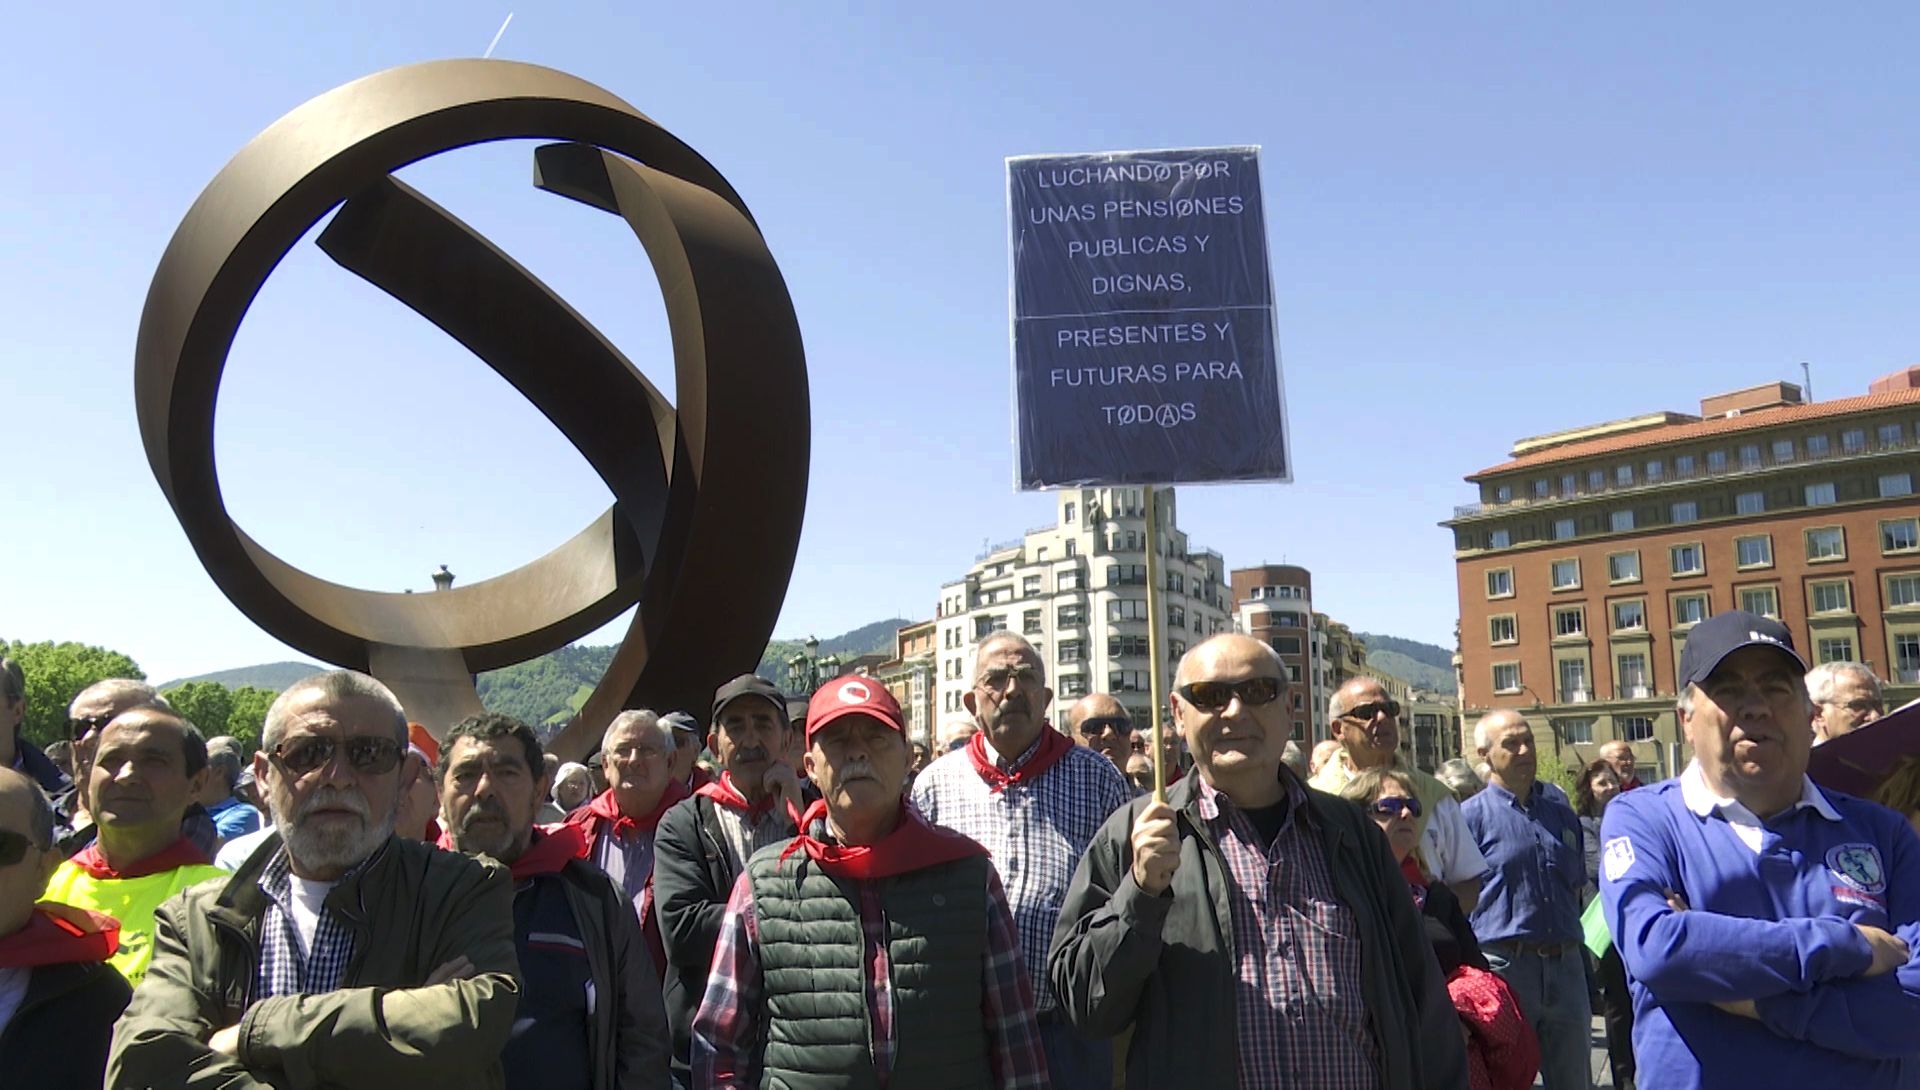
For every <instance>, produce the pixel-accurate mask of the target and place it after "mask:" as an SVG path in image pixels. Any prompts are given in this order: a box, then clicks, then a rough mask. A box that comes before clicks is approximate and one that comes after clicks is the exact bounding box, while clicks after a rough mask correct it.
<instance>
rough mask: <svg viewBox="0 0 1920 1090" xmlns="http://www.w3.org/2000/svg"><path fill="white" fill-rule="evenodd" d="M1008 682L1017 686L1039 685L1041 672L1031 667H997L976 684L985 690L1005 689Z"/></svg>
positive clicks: (981, 676) (982, 676)
mask: <svg viewBox="0 0 1920 1090" xmlns="http://www.w3.org/2000/svg"><path fill="white" fill-rule="evenodd" d="M1008 681H1012V682H1013V683H1014V684H1016V685H1037V684H1039V683H1040V671H1038V670H1036V669H1034V668H1033V667H1031V666H996V667H994V668H993V669H991V670H988V671H987V672H986V673H984V674H981V675H980V680H979V681H978V682H976V683H975V684H977V685H979V686H980V687H981V688H983V689H1004V688H1006V687H1007V682H1008Z"/></svg>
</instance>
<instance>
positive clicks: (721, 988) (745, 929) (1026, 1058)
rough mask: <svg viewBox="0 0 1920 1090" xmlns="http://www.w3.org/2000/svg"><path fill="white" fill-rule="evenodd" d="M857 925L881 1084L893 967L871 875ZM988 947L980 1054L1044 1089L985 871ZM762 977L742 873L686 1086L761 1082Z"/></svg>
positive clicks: (749, 890)
mask: <svg viewBox="0 0 1920 1090" xmlns="http://www.w3.org/2000/svg"><path fill="white" fill-rule="evenodd" d="M859 886H860V930H861V933H862V935H863V936H864V938H865V944H864V945H865V952H864V960H865V963H866V968H867V979H866V991H867V1018H868V1021H869V1023H870V1025H871V1027H872V1050H873V1051H872V1055H873V1068H874V1072H875V1074H876V1075H877V1076H878V1077H879V1080H880V1085H882V1086H885V1085H886V1084H887V1077H888V1075H889V1074H891V1073H892V1071H893V1058H894V1052H895V1050H896V1048H897V1043H896V1042H895V1040H894V1036H893V985H892V983H891V976H892V967H891V965H890V964H889V962H888V959H887V942H886V935H887V921H886V917H885V915H884V914H883V912H882V909H881V905H880V887H879V884H878V883H876V882H861V883H859ZM987 899H988V902H989V903H990V904H991V905H992V906H993V907H992V909H991V911H989V912H988V914H987V949H986V956H985V957H984V958H983V959H982V962H981V971H982V973H983V974H984V981H983V987H982V999H981V1012H980V1013H981V1017H982V1019H983V1020H984V1022H985V1028H986V1031H987V1061H988V1063H989V1064H990V1065H991V1067H992V1069H993V1085H994V1086H995V1087H996V1088H998V1090H1047V1086H1048V1083H1047V1055H1046V1050H1045V1049H1044V1048H1043V1047H1042V1046H1041V1044H1040V1032H1039V1030H1038V1029H1037V1028H1036V1027H1035V1025H1034V1020H1033V990H1032V988H1031V987H1030V986H1029V985H1028V983H1027V974H1026V971H1025V969H1024V968H1023V966H1022V965H1021V962H1020V943H1019V939H1018V938H1017V937H1016V935H1015V933H1014V927H1013V913H1012V912H1011V911H1010V910H1009V909H1008V907H1007V894H1006V891H1005V890H1004V889H1002V888H1001V886H1000V879H999V877H998V876H997V875H995V874H993V873H992V872H991V871H989V872H988V874H987ZM766 1017H767V995H766V981H765V978H764V977H763V976H762V975H761V971H760V925H759V922H758V920H756V918H755V916H754V911H753V885H752V879H751V877H750V876H749V875H747V874H745V873H743V874H741V875H740V877H739V879H738V880H736V881H735V882H734V884H733V894H732V896H730V897H729V898H728V899H727V914H726V918H725V919H724V920H722V921H721V924H720V940H719V942H718V943H717V944H715V946H714V949H713V972H712V974H711V975H710V976H709V977H708V978H707V992H706V995H705V996H704V997H703V998H702V999H701V1001H700V1010H699V1012H698V1013H697V1014H695V1015H694V1018H693V1085H695V1086H697V1087H701V1088H702V1090H706V1088H712V1090H746V1088H748V1087H757V1086H759V1085H760V1063H761V1057H762V1055H763V1053H764V1051H765V1048H766V1028H767V1027H766Z"/></svg>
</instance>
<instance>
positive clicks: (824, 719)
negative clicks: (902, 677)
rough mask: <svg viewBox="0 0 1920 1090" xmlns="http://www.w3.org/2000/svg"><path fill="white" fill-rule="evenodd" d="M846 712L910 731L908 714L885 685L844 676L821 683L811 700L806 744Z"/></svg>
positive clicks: (846, 713)
mask: <svg viewBox="0 0 1920 1090" xmlns="http://www.w3.org/2000/svg"><path fill="white" fill-rule="evenodd" d="M847 715H865V716H868V717H870V718H873V719H878V720H879V721H880V722H882V723H885V724H886V725H887V726H889V727H891V728H893V729H894V730H897V731H899V732H900V733H901V734H903V735H904V734H906V733H907V717H906V716H905V715H902V714H901V712H900V702H899V701H897V700H895V699H894V698H893V694H892V693H890V692H888V691H887V687H886V686H885V685H882V684H880V683H879V682H878V681H876V680H874V679H873V678H870V677H841V678H834V679H833V680H832V681H829V682H827V683H826V684H825V685H822V686H821V687H820V690H819V691H818V692H816V693H814V694H813V699H812V700H811V701H808V703H807V744H808V745H809V746H811V745H812V744H813V736H814V735H815V734H817V733H819V731H820V729H821V728H822V727H825V726H826V725H827V724H828V723H831V722H833V721H834V720H836V719H839V718H841V717H842V716H847Z"/></svg>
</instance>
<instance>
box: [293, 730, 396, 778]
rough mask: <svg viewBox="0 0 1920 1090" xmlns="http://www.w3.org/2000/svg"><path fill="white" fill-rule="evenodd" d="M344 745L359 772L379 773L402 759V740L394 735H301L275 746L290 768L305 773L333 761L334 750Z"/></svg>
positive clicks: (299, 773)
mask: <svg viewBox="0 0 1920 1090" xmlns="http://www.w3.org/2000/svg"><path fill="white" fill-rule="evenodd" d="M342 745H345V746H346V747H347V763H348V764H350V765H352V766H353V770H354V771H355V772H366V773H370V774H372V775H375V776H379V775H384V774H386V773H388V772H392V771H393V767H394V766H395V765H397V764H399V763H400V752H401V750H400V743H399V742H396V741H394V740H393V739H391V738H348V739H346V741H345V742H339V741H336V740H334V739H332V738H297V739H295V740H293V741H291V742H282V743H280V744H279V745H277V746H275V747H273V757H274V760H276V761H279V762H280V763H281V764H282V765H285V766H286V769H287V771H288V772H291V773H293V774H294V775H296V776H304V775H306V774H307V773H309V772H312V771H313V770H314V769H316V768H319V767H321V766H322V765H325V764H327V763H328V762H329V761H332V760H333V754H334V751H335V750H337V749H339V748H340V746H342Z"/></svg>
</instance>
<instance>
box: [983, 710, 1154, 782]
mask: <svg viewBox="0 0 1920 1090" xmlns="http://www.w3.org/2000/svg"><path fill="white" fill-rule="evenodd" d="M1072 748H1073V740H1072V739H1070V738H1068V737H1067V736H1066V735H1064V734H1061V733H1060V732H1059V731H1057V730H1054V729H1053V728H1052V727H1051V726H1043V727H1041V728H1040V741H1039V742H1038V743H1037V747H1036V748H1035V749H1034V751H1033V756H1031V757H1029V758H1027V763H1026V764H1023V765H1021V766H1020V767H1018V768H1016V769H1014V770H1013V771H1011V772H1002V771H1000V769H999V768H997V767H995V766H994V763H993V762H992V761H990V760H988V759H987V732H986V731H978V732H976V733H975V734H974V736H973V737H972V738H971V739H970V740H968V742H967V759H968V760H969V761H972V762H973V770H974V771H975V772H978V773H979V774H980V778H981V779H983V780H985V781H987V787H988V788H989V789H991V790H992V791H993V793H994V794H996V795H997V794H999V793H1000V792H1002V791H1005V790H1006V789H1007V787H1008V785H1010V784H1016V783H1028V782H1030V781H1033V780H1037V779H1039V778H1040V777H1041V776H1043V775H1045V774H1046V771H1047V769H1049V768H1052V767H1053V766H1054V764H1055V762H1057V761H1059V760H1060V758H1062V757H1065V756H1066V755H1067V751H1068V750H1070V749H1072ZM1169 782H1171V781H1169Z"/></svg>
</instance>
